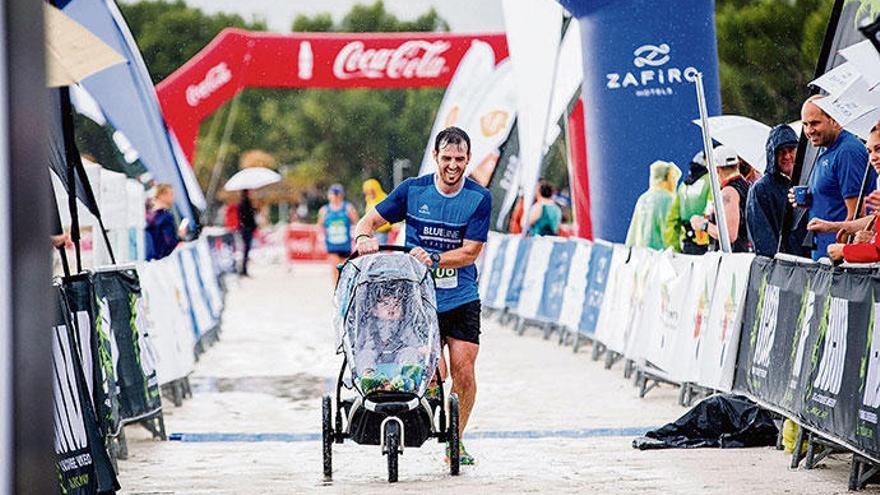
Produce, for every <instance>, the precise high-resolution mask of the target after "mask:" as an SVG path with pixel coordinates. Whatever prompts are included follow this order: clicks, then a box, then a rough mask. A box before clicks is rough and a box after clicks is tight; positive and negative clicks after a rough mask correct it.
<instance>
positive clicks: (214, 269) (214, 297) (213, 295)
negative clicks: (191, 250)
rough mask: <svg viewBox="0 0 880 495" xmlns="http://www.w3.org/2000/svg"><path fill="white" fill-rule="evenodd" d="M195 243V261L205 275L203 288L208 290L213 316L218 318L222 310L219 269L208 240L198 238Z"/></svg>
mask: <svg viewBox="0 0 880 495" xmlns="http://www.w3.org/2000/svg"><path fill="white" fill-rule="evenodd" d="M195 245H196V252H197V253H198V255H197V256H198V257H197V259H196V262H197V263H198V265H199V266H200V267H201V273H202V274H203V275H205V280H204V282H205V288H206V289H207V290H208V296H209V297H210V300H211V306H212V308H213V309H214V311H215V314H214V316H215V317H216V318H219V317H220V314H221V313H222V312H223V289H222V288H221V287H220V274H221V269H220V267H219V266H218V264H217V263H216V262H215V260H214V258H213V257H212V256H211V248H210V247H209V246H208V241H206V240H205V239H204V238H200V239H199V240H198V241H196V244H195Z"/></svg>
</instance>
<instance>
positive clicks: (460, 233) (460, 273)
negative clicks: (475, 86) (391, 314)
mask: <svg viewBox="0 0 880 495" xmlns="http://www.w3.org/2000/svg"><path fill="white" fill-rule="evenodd" d="M470 147H471V140H470V137H468V135H467V133H465V132H464V131H463V130H461V129H459V128H457V127H448V128H446V129H444V130H442V131H440V133H439V134H437V138H436V139H435V141H434V161H435V162H436V163H437V172H435V173H433V174H429V175H423V176H421V177H418V178H412V179H407V180H405V181H404V182H402V183H401V184H400V185H399V186H397V188H395V189H394V191H392V192H391V194H390V195H389V196H388V197H387V198H386V199H385V200H383V201H382V202H381V203H379V204H378V205H376V207H375V208H374V209H372V210H370V211H369V212H368V213H367V215H366V216H364V218H363V219H361V221H360V222H359V223H358V225H357V228H356V229H355V248H356V249H357V251H358V252H359V253H360V254H370V253H375V252H376V251H377V250H378V249H379V243H378V242H376V240H375V239H374V238H373V233H374V232H375V231H376V229H377V228H379V227H380V226H382V225H384V224H385V223H386V222H388V223H396V222H400V221H403V220H406V246H407V247H408V248H410V249H411V251H410V254H411V255H413V256H415V257H416V259H418V260H419V261H421V262H422V263H424V264H425V265H427V266H429V267H430V268H431V270H432V271H433V274H434V281H435V283H436V287H437V313H438V314H437V316H438V319H439V321H440V335H441V338H442V339H443V341H444V343H445V345H446V346H447V347H448V348H449V371H450V372H451V373H452V392H454V393H456V394H458V398H459V401H460V411H459V414H460V422H459V433H460V434H461V433H464V429H465V426H466V425H467V422H468V417H469V416H470V413H471V409H473V407H474V399H475V397H476V393H477V384H476V379H475V377H474V362H475V361H476V359H477V353H478V351H479V349H480V296H479V294H478V293H477V268H476V267H475V266H474V261H475V260H476V259H477V256H479V254H480V251H481V250H482V249H483V243H484V242H486V238H487V236H488V232H489V214H490V212H491V211H492V197H491V195H490V194H489V191H488V190H486V189H485V188H484V187H482V186H480V185H479V184H477V183H476V182H474V181H473V180H471V179H467V178H465V171H466V169H467V165H468V163H469V162H470V160H471V150H470ZM444 368H445V366H444V364H443V359H441V376H445V369H444ZM460 452H461V458H460V461H461V464H462V465H470V464H473V463H474V459H473V457H472V456H471V455H469V454H468V453H467V451H465V449H464V445H461V451H460ZM448 453H449V447H448V446H447V454H448Z"/></svg>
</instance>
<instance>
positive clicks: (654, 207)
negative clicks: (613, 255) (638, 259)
mask: <svg viewBox="0 0 880 495" xmlns="http://www.w3.org/2000/svg"><path fill="white" fill-rule="evenodd" d="M679 178H681V170H679V169H678V167H677V166H676V165H675V164H674V163H672V162H664V161H660V160H658V161H656V162H654V163H652V164H651V178H650V185H649V187H648V190H647V191H645V192H644V193H643V194H642V195H641V196H639V200H638V201H637V202H636V207H635V210H634V211H633V216H632V221H631V223H630V224H629V232H628V233H627V235H626V245H627V246H629V247H649V248H652V249H657V250H660V251H662V250H663V249H665V248H666V244H665V243H664V242H663V231H664V229H665V227H666V217H667V216H668V215H669V210H670V208H671V207H672V203H673V200H674V199H675V193H674V192H673V191H675V185H676V184H678V179H679Z"/></svg>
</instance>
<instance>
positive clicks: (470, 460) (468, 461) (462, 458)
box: [446, 442, 476, 466]
mask: <svg viewBox="0 0 880 495" xmlns="http://www.w3.org/2000/svg"><path fill="white" fill-rule="evenodd" d="M475 462H476V461H475V460H474V456H472V455H470V454H468V451H467V450H465V448H464V442H458V463H459V465H461V466H473V465H474V464H475ZM446 464H449V442H446Z"/></svg>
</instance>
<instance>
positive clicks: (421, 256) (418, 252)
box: [409, 247, 434, 267]
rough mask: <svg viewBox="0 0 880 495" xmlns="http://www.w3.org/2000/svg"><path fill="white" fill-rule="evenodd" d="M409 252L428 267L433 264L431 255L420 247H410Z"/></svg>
mask: <svg viewBox="0 0 880 495" xmlns="http://www.w3.org/2000/svg"><path fill="white" fill-rule="evenodd" d="M409 254H411V255H412V256H413V257H415V259H417V260H419V261H420V262H422V263H424V264H426V265H428V267H431V266H434V262H433V261H432V260H431V255H430V254H428V252H427V251H425V250H424V249H422V248H420V247H416V248H412V251H410V252H409Z"/></svg>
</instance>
